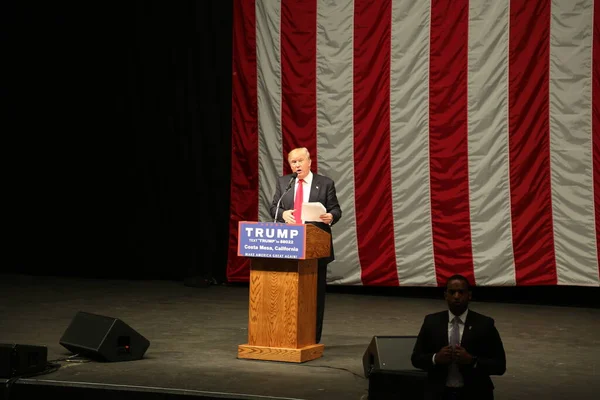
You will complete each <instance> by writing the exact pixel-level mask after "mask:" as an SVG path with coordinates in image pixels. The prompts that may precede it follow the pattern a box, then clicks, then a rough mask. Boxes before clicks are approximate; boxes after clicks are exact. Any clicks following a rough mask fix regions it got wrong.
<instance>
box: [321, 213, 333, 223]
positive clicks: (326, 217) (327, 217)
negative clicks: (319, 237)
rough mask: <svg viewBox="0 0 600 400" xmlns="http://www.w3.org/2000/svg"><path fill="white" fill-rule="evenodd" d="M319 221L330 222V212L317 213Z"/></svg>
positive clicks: (331, 219)
mask: <svg viewBox="0 0 600 400" xmlns="http://www.w3.org/2000/svg"><path fill="white" fill-rule="evenodd" d="M319 218H320V219H321V222H324V223H326V224H327V225H329V224H331V222H332V221H333V215H332V214H331V213H326V214H321V215H319Z"/></svg>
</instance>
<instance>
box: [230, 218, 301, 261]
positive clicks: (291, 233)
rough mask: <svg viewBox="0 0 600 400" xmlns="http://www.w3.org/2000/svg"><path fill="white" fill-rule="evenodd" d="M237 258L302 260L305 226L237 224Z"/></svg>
mask: <svg viewBox="0 0 600 400" xmlns="http://www.w3.org/2000/svg"><path fill="white" fill-rule="evenodd" d="M238 232H239V240H238V256H241V257H262V258H290V259H304V258H305V256H306V252H305V250H306V225H303V224H294V225H287V224H277V223H272V222H239V224H238Z"/></svg>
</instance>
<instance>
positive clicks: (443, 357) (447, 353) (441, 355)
mask: <svg viewBox="0 0 600 400" xmlns="http://www.w3.org/2000/svg"><path fill="white" fill-rule="evenodd" d="M452 350H453V349H452V346H446V347H442V348H441V349H440V351H438V352H437V353H435V363H436V365H437V364H450V363H451V362H452Z"/></svg>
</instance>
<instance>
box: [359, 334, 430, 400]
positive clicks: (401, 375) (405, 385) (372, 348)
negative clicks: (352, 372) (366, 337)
mask: <svg viewBox="0 0 600 400" xmlns="http://www.w3.org/2000/svg"><path fill="white" fill-rule="evenodd" d="M416 340H417V337H416V336H373V339H371V343H370V344H369V346H368V347H367V350H366V351H365V354H364V355H363V369H364V373H365V377H367V378H369V400H384V399H385V400H387V399H419V400H422V399H423V395H424V388H425V378H426V377H427V373H426V372H425V371H422V370H420V369H417V368H415V367H413V365H412V362H411V361H410V356H411V354H412V351H413V347H414V345H415V342H416Z"/></svg>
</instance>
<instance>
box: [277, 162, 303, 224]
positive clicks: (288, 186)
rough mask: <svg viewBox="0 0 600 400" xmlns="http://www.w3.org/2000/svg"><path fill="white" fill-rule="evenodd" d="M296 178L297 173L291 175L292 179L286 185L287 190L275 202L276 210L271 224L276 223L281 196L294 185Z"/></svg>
mask: <svg viewBox="0 0 600 400" xmlns="http://www.w3.org/2000/svg"><path fill="white" fill-rule="evenodd" d="M296 177H298V173H297V172H294V173H293V174H292V178H291V179H290V182H289V183H288V185H287V188H286V189H285V191H284V192H283V194H282V195H281V197H280V198H279V200H278V201H277V208H276V209H275V219H274V220H273V222H277V214H279V205H280V204H281V199H283V196H285V194H286V193H287V192H289V191H290V189H291V188H292V185H293V184H294V181H295V180H296Z"/></svg>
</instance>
